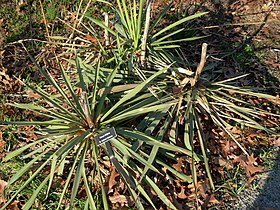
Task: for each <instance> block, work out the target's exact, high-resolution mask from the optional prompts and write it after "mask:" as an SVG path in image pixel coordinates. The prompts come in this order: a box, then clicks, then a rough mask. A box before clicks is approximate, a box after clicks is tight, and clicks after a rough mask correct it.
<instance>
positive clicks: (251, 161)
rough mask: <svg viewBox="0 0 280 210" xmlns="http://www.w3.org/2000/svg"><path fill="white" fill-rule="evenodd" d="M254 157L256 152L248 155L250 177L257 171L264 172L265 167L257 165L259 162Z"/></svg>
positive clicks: (247, 170)
mask: <svg viewBox="0 0 280 210" xmlns="http://www.w3.org/2000/svg"><path fill="white" fill-rule="evenodd" d="M256 159H257V158H255V157H254V154H252V155H251V156H249V157H248V165H247V167H246V174H247V176H248V177H251V176H252V175H253V174H255V173H257V172H263V168H262V167H260V166H257V162H256Z"/></svg>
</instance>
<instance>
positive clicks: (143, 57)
mask: <svg viewBox="0 0 280 210" xmlns="http://www.w3.org/2000/svg"><path fill="white" fill-rule="evenodd" d="M151 5H152V0H147V11H146V21H145V28H144V34H143V38H142V47H141V57H140V59H141V64H142V65H144V64H145V62H146V48H147V39H148V32H149V27H150V19H151Z"/></svg>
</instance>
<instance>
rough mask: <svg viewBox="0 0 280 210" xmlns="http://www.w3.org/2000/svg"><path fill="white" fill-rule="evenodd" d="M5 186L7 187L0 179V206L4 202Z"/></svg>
mask: <svg viewBox="0 0 280 210" xmlns="http://www.w3.org/2000/svg"><path fill="white" fill-rule="evenodd" d="M6 186H7V182H5V181H4V180H1V179H0V204H1V203H4V202H5V197H4V189H5V187H6Z"/></svg>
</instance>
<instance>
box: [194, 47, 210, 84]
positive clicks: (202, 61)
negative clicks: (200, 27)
mask: <svg viewBox="0 0 280 210" xmlns="http://www.w3.org/2000/svg"><path fill="white" fill-rule="evenodd" d="M207 46H208V44H206V43H203V44H202V50H201V57H200V62H199V64H198V66H197V69H196V72H195V76H194V78H193V79H191V80H190V82H191V86H194V85H195V84H196V82H197V79H198V77H199V76H200V74H201V72H202V69H203V68H204V65H205V62H206V52H207Z"/></svg>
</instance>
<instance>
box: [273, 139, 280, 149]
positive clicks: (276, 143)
mask: <svg viewBox="0 0 280 210" xmlns="http://www.w3.org/2000/svg"><path fill="white" fill-rule="evenodd" d="M272 144H274V145H276V146H278V147H280V137H278V138H277V139H275V140H274V141H273V142H272Z"/></svg>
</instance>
